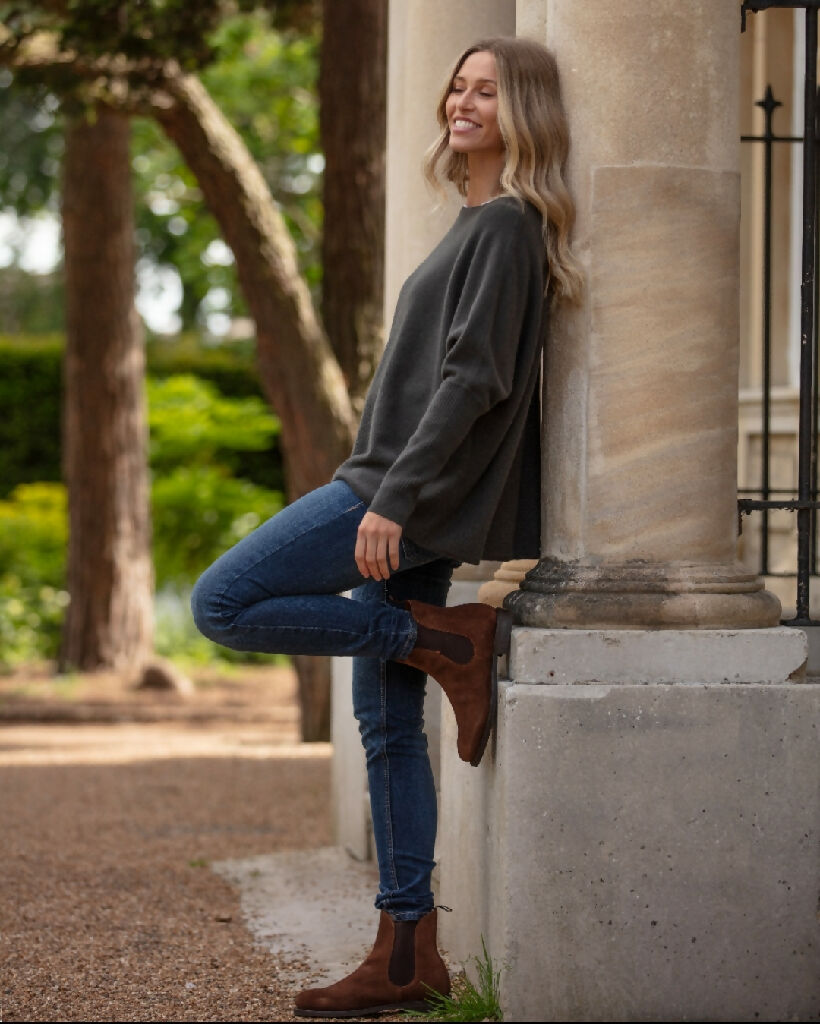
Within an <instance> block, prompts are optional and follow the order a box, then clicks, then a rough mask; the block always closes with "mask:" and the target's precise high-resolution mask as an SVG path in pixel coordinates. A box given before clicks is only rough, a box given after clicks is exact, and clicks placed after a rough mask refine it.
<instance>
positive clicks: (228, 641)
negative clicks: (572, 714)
mask: <svg viewBox="0 0 820 1024" xmlns="http://www.w3.org/2000/svg"><path fill="white" fill-rule="evenodd" d="M366 511H367V505H366V504H365V503H364V502H363V501H362V500H361V499H360V498H359V497H358V496H357V495H356V494H354V492H353V491H352V490H351V489H350V488H349V487H348V485H347V484H345V483H343V482H342V481H341V480H334V481H333V482H332V483H330V484H328V485H327V486H325V487H320V488H319V489H318V490H315V491H312V492H311V493H310V494H306V495H305V496H304V497H303V498H300V499H298V500H297V501H295V502H293V503H292V504H291V505H288V506H287V508H285V509H283V510H282V511H281V512H279V513H278V514H277V515H275V516H273V518H271V519H269V520H268V521H267V522H266V523H264V524H263V525H262V526H260V527H259V528H258V529H257V530H255V531H254V532H253V533H251V534H249V535H248V536H247V537H245V538H244V539H243V540H241V541H240V542H239V543H238V544H237V545H236V546H235V547H233V548H231V549H230V551H227V552H226V553H225V554H224V555H222V556H221V557H220V558H218V559H217V560H216V561H215V562H214V564H213V565H212V566H211V567H210V568H209V569H207V570H206V571H205V572H204V573H203V574H202V576H201V577H200V578H199V580H198V581H197V583H196V586H195V587H194V590H193V594H192V596H191V608H192V611H193V615H194V620H195V622H196V624H197V627H198V628H199V630H200V631H201V632H202V633H204V634H205V636H207V637H209V638H210V639H211V640H214V641H216V643H219V644H222V645H223V646H225V647H230V648H232V649H233V650H237V651H266V652H268V653H271V654H273V653H280V654H315V655H334V654H335V655H349V656H352V657H353V711H354V714H355V716H356V719H357V721H358V723H359V732H360V734H361V737H362V743H363V745H364V749H365V756H366V761H367V777H368V783H369V788H370V806H371V811H372V817H373V831H374V837H375V842H376V853H377V857H378V862H379V893H378V896H377V898H376V907H377V908H378V909H379V910H386V911H387V912H388V913H390V915H391V916H392V917H393V918H394V919H396V920H399V921H412V920H416V919H418V918H420V917H422V916H423V915H424V914H426V913H428V912H429V911H430V910H432V909H433V893H432V889H431V874H432V871H433V867H434V860H433V847H434V844H435V838H436V791H435V786H434V783H433V773H432V771H431V768H430V759H429V756H428V753H427V737H426V736H425V734H424V687H425V678H426V677H425V675H424V673H422V672H420V671H419V670H418V669H415V668H412V667H411V666H409V665H403V664H399V662H398V661H397V660H395V659H402V658H405V657H406V656H407V655H408V654H409V653H410V651H411V650H412V649H413V646H414V644H415V642H416V626H415V622H414V621H413V618H412V616H411V615H410V613H409V612H408V611H405V610H404V609H402V608H399V607H396V606H395V605H394V604H392V603H391V602H390V600H388V599H392V601H403V600H407V599H415V600H419V601H425V602H427V603H430V604H438V605H444V604H445V602H446V599H447V592H448V590H449V588H450V577H451V575H452V572H453V569H454V568H456V566H458V564H459V563H458V562H455V561H453V560H452V559H448V558H441V557H439V556H438V555H436V554H435V553H433V552H432V551H428V550H426V549H424V548H421V547H419V546H418V545H416V544H414V543H413V542H412V541H411V540H409V539H408V538H406V537H402V539H401V542H400V555H401V558H400V563H399V569H398V570H397V571H396V572H394V573H393V574H392V575H391V576H390V578H389V579H388V580H381V581H377V580H370V579H365V578H364V577H363V576H362V575H361V574H360V572H359V570H358V568H357V567H356V562H355V560H354V558H353V552H354V549H355V546H356V532H357V530H358V527H359V523H360V522H361V520H362V517H363V516H364V514H365V512H366ZM343 591H351V596H350V597H344V596H342V592H343Z"/></svg>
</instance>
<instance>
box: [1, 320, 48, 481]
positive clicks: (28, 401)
mask: <svg viewBox="0 0 820 1024" xmlns="http://www.w3.org/2000/svg"><path fill="white" fill-rule="evenodd" d="M61 361H62V342H61V340H60V339H59V338H57V337H54V336H46V337H44V338H42V339H38V340H37V341H32V342H30V343H29V344H26V345H18V344H14V343H11V344H9V343H8V342H7V341H6V339H3V338H0V409H2V410H3V415H2V417H0V497H2V496H4V495H5V494H8V493H9V491H11V489H12V488H13V487H14V486H15V485H16V484H18V483H25V482H30V481H35V480H59V479H60V391H61V383H60V375H61V370H60V367H61Z"/></svg>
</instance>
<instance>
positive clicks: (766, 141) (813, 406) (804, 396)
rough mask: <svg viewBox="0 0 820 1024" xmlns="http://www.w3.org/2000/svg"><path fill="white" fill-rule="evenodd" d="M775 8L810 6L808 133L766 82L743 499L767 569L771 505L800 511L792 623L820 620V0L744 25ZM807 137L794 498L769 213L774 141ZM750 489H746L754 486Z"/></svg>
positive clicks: (754, 0)
mask: <svg viewBox="0 0 820 1024" xmlns="http://www.w3.org/2000/svg"><path fill="white" fill-rule="evenodd" d="M772 7H781V8H784V7H785V8H800V7H802V8H804V9H805V12H806V71H805V84H804V119H803V137H802V139H801V138H795V137H793V136H778V135H776V134H775V133H774V131H773V127H772V122H773V116H774V111H775V110H776V109H777V107H778V106H780V105H781V104H780V102H779V101H778V100H776V99H775V98H774V96H773V94H772V91H771V88H770V87H769V88H767V90H766V95H765V96H764V98H763V99H762V100H758V106H761V107H762V108H763V111H764V114H765V129H764V133H763V135H759V136H755V135H747V136H742V141H744V142H756V143H762V144H763V145H764V146H765V158H764V188H765V198H764V250H763V252H764V256H763V364H764V365H763V401H762V452H761V464H762V470H761V485H760V488H756V489H755V490H754V492H753V493H756V494H759V495H760V497H759V498H740V499H739V500H738V510H739V514H743V513H750V512H753V511H760V512H761V515H762V522H761V568H760V571H761V573H763V574H769V572H770V569H769V537H768V533H769V519H768V517H769V511H770V510H771V509H791V510H795V511H796V512H797V566H796V576H797V598H796V614H795V617H794V618H793V619H790V620H788V623H787V624H788V625H793V626H805V625H820V623H816V622H813V620H812V619H811V614H810V609H809V581H810V577H811V575H812V573H813V571H814V572H815V573H816V555H817V551H816V539H815V538H816V533H817V530H816V525H817V509H818V508H820V502H818V500H817V447H818V445H817V430H818V411H817V395H818V387H817V365H818V351H817V315H816V310H817V264H818V252H817V137H818V130H817V111H818V96H817V24H818V20H817V18H818V9H820V0H802V2H791V3H789V2H783V0H743V3H742V5H741V27H742V28H745V23H746V14H747V13H748V12H752V13H756V12H758V11H764V10H767V9H770V8H772ZM784 142H785V143H794V142H802V143H803V245H802V268H801V277H800V398H799V406H798V408H799V413H798V457H797V488H796V494H797V496H796V498H790V499H785V498H784V499H778V498H775V497H774V495H775V494H789V493H790V494H794V493H795V489H792V490H790V491H789V490H786V489H784V488H772V487H771V485H770V479H769V465H770V457H771V451H770V443H771V438H770V419H771V415H770V414H771V397H770V393H771V270H772V267H771V218H772V197H771V185H772V147H773V146H774V145H775V144H778V143H784ZM749 490H750V489H745V491H746V492H748V491H749Z"/></svg>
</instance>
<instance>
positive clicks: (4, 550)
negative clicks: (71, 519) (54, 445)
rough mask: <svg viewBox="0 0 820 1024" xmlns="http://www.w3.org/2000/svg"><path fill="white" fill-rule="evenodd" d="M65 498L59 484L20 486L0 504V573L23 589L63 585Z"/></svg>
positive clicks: (65, 532) (65, 537) (63, 490)
mask: <svg viewBox="0 0 820 1024" xmlns="http://www.w3.org/2000/svg"><path fill="white" fill-rule="evenodd" d="M66 539H67V531H66V498H65V489H64V488H63V487H62V485H60V484H53V483H36V484H21V485H20V486H19V487H16V488H15V489H14V491H12V493H11V495H10V496H9V498H8V499H7V500H6V501H0V573H2V574H3V575H6V574H13V575H15V576H17V577H19V578H20V580H21V581H22V583H23V584H25V585H29V584H31V585H49V586H53V587H57V588H59V587H62V586H63V585H64V582H65V546H66Z"/></svg>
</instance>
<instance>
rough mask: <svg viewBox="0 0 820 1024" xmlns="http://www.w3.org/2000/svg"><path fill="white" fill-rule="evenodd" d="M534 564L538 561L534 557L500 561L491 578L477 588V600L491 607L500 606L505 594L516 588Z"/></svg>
mask: <svg viewBox="0 0 820 1024" xmlns="http://www.w3.org/2000/svg"><path fill="white" fill-rule="evenodd" d="M536 565H538V562H537V560H536V559H534V558H516V559H514V560H513V561H510V562H502V563H501V565H500V566H499V568H498V569H496V571H495V573H494V575H493V578H492V579H491V580H487V582H486V583H485V584H484V586H483V587H482V588H481V589H480V590H479V592H478V599H479V601H481V602H482V604H489V605H492V606H493V608H500V607H501V606H502V605H503V604H504V598H505V597H506V596H507V594H512V593H513V591H515V590H518V588H519V586H520V585H521V581H522V580H523V579H524V577H525V576H526V575H527V573H528V572H529V571H530V570H531V569H534V568H535V567H536Z"/></svg>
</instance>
